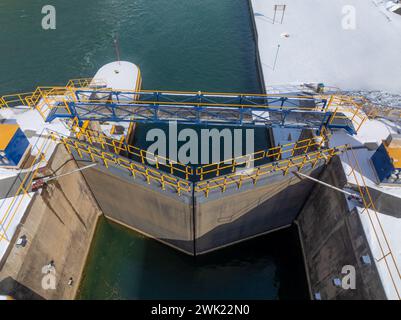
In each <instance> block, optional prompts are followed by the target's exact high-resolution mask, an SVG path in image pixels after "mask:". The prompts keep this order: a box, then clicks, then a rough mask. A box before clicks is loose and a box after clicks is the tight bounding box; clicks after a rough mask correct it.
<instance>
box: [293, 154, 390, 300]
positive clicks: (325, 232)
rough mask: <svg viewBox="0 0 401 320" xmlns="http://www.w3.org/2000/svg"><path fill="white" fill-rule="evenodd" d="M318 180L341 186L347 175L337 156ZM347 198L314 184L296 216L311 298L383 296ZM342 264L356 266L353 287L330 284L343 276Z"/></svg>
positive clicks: (372, 297) (361, 229) (359, 224)
mask: <svg viewBox="0 0 401 320" xmlns="http://www.w3.org/2000/svg"><path fill="white" fill-rule="evenodd" d="M320 180H322V181H325V182H327V183H329V184H331V185H335V186H337V187H339V188H343V187H344V185H345V184H346V177H345V174H344V171H343V168H342V165H341V161H340V159H339V158H338V157H335V158H333V159H332V161H331V163H330V164H329V165H328V167H327V169H326V170H324V172H323V173H322V175H321V177H320ZM346 201H347V200H346V198H345V196H344V195H343V194H342V193H339V192H338V191H334V190H333V189H330V188H328V187H325V186H323V185H320V184H317V185H316V186H315V187H314V189H313V190H312V193H311V196H310V198H309V199H308V201H307V202H306V204H305V206H304V208H303V209H302V211H301V213H300V215H299V217H298V218H297V221H296V222H297V224H298V226H299V231H300V238H301V241H302V247H303V252H304V257H305V265H306V270H307V273H308V279H309V287H310V290H311V294H312V297H315V294H316V293H319V294H320V297H321V299H325V300H326V299H369V300H371V299H386V296H385V293H384V289H383V287H382V284H381V282H380V279H379V275H378V272H377V269H376V266H375V264H374V262H373V258H372V257H373V256H372V254H371V252H370V249H369V245H368V242H367V239H366V236H365V233H364V231H363V227H362V224H361V222H360V219H359V217H358V213H357V212H356V210H354V211H351V212H350V211H349V209H348V204H347V202H346ZM363 255H369V256H370V257H371V259H372V263H371V264H369V265H365V264H363V263H362V260H361V257H362V256H363ZM345 265H351V266H354V267H355V271H356V289H355V290H353V289H348V290H345V289H343V288H342V287H341V286H339V287H337V286H335V285H334V283H333V280H334V278H339V279H342V278H343V276H344V274H342V273H341V272H342V268H343V266H345ZM315 298H316V297H315Z"/></svg>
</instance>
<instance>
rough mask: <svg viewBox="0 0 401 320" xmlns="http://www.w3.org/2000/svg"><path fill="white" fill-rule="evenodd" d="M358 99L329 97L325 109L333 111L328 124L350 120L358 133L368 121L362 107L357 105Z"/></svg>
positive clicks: (342, 96) (340, 96)
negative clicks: (338, 120) (339, 120)
mask: <svg viewBox="0 0 401 320" xmlns="http://www.w3.org/2000/svg"><path fill="white" fill-rule="evenodd" d="M356 99H359V97H350V96H344V95H332V96H330V98H329V100H328V103H327V109H328V110H331V111H333V115H332V117H331V120H330V123H333V122H334V121H335V120H337V119H343V120H347V119H348V120H350V121H351V122H352V124H353V125H354V127H355V131H356V132H358V131H359V129H360V128H361V127H362V125H363V124H364V123H365V121H366V120H368V115H367V114H366V113H365V112H364V111H363V105H362V104H360V103H358V102H357V101H356Z"/></svg>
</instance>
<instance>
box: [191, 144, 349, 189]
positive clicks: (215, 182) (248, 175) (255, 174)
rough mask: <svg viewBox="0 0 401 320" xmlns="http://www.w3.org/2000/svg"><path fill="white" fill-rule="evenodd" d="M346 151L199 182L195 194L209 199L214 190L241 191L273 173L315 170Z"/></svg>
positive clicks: (316, 154) (323, 152) (341, 149)
mask: <svg viewBox="0 0 401 320" xmlns="http://www.w3.org/2000/svg"><path fill="white" fill-rule="evenodd" d="M346 149H347V146H346V145H344V146H339V147H336V148H331V149H324V150H319V151H315V152H310V153H307V154H304V155H300V156H295V157H293V158H289V159H284V160H281V161H276V162H273V163H268V164H264V165H261V166H259V167H255V168H252V169H248V170H246V169H245V170H244V171H243V172H240V173H235V174H229V175H225V176H222V177H217V178H213V179H209V180H207V181H202V182H198V183H197V184H196V186H195V192H204V194H205V196H206V197H208V196H209V193H210V191H211V190H214V189H220V190H221V192H223V193H224V192H225V191H226V189H227V187H228V186H230V185H236V186H237V188H238V189H240V188H241V187H242V184H243V183H244V182H245V181H252V182H253V184H254V185H255V184H256V183H257V181H258V180H259V179H260V178H261V177H263V176H266V175H268V174H271V173H273V172H277V171H281V172H282V173H283V174H284V175H287V174H288V173H289V172H290V170H291V169H293V168H295V169H296V170H298V171H300V170H302V168H304V167H305V165H308V164H312V168H314V167H315V166H316V165H317V164H318V163H319V161H321V160H323V161H325V162H326V163H327V162H328V161H329V160H330V159H331V158H332V157H333V156H335V155H338V154H341V153H342V152H344V151H345V150H346Z"/></svg>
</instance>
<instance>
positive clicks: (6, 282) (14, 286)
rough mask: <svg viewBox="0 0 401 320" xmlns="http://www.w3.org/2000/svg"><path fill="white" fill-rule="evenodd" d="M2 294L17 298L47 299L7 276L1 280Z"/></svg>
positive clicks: (0, 290) (0, 289)
mask: <svg viewBox="0 0 401 320" xmlns="http://www.w3.org/2000/svg"><path fill="white" fill-rule="evenodd" d="M0 295H5V296H11V297H13V298H14V299H16V300H45V299H44V298H43V297H42V296H41V295H39V294H37V293H36V292H34V291H32V290H31V289H30V288H28V287H26V286H24V285H22V284H21V283H19V282H18V281H16V280H14V279H13V278H12V277H7V278H5V279H3V280H2V281H1V282H0Z"/></svg>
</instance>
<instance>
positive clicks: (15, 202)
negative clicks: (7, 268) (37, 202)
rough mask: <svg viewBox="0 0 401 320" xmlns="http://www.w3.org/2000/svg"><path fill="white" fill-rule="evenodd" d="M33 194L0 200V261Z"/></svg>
mask: <svg viewBox="0 0 401 320" xmlns="http://www.w3.org/2000/svg"><path fill="white" fill-rule="evenodd" d="M32 196H33V192H31V193H29V194H28V195H27V194H21V195H19V196H17V197H11V198H6V199H0V212H1V214H0V260H1V258H2V257H3V255H4V253H5V252H6V250H7V248H8V246H9V245H10V241H11V238H12V237H13V235H14V233H15V231H16V230H17V227H18V225H19V223H20V221H21V219H22V217H23V216H24V213H25V211H26V209H27V208H28V205H29V204H30V202H31V200H32Z"/></svg>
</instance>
